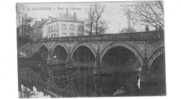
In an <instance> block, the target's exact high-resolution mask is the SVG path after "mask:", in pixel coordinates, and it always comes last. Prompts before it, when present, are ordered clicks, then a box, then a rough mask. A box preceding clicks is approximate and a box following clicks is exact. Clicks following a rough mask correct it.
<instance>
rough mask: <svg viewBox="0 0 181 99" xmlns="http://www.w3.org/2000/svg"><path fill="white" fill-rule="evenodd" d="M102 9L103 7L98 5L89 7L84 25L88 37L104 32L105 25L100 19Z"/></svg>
mask: <svg viewBox="0 0 181 99" xmlns="http://www.w3.org/2000/svg"><path fill="white" fill-rule="evenodd" d="M104 8H105V6H102V5H100V4H94V5H92V6H90V8H89V11H88V24H86V27H88V30H86V32H88V34H89V35H93V34H95V35H98V34H102V33H104V32H105V30H106V23H105V21H104V20H103V19H102V14H103V12H104Z"/></svg>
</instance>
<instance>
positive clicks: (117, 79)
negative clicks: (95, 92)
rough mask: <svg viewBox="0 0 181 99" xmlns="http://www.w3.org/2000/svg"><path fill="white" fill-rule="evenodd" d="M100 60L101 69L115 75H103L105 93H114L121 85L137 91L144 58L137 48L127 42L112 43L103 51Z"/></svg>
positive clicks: (102, 84)
mask: <svg viewBox="0 0 181 99" xmlns="http://www.w3.org/2000/svg"><path fill="white" fill-rule="evenodd" d="M100 62H101V70H102V71H103V72H104V73H105V74H110V75H113V76H109V77H102V80H103V82H102V83H101V86H102V90H103V93H106V94H112V93H114V92H115V91H116V89H119V88H120V87H121V86H124V87H127V88H128V89H131V91H135V88H136V86H137V79H138V77H139V68H140V67H141V66H143V58H142V57H141V55H140V54H139V52H138V51H137V50H136V48H134V47H132V46H131V45H129V44H127V43H120V42H116V43H114V42H113V43H110V44H108V45H107V46H105V48H103V50H102V51H101V53H100ZM133 86H134V87H133Z"/></svg>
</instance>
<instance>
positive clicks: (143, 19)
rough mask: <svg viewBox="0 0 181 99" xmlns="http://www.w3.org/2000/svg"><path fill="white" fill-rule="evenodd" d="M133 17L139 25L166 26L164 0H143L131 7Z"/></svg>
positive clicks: (157, 27) (160, 27) (158, 27)
mask: <svg viewBox="0 0 181 99" xmlns="http://www.w3.org/2000/svg"><path fill="white" fill-rule="evenodd" d="M130 12H131V19H132V20H133V21H134V22H135V23H136V24H139V25H149V26H152V27H155V28H156V29H163V28H164V9H163V2H162V1H141V2H137V3H136V4H135V6H134V7H133V8H132V9H130Z"/></svg>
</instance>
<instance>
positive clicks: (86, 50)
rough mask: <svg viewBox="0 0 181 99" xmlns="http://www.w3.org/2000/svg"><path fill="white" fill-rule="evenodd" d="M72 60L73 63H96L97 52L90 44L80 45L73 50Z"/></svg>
mask: <svg viewBox="0 0 181 99" xmlns="http://www.w3.org/2000/svg"><path fill="white" fill-rule="evenodd" d="M70 58H71V60H73V61H82V62H83V61H85V62H95V59H96V51H95V49H94V48H93V46H91V45H89V44H78V45H75V47H74V48H73V49H72V51H71V55H70Z"/></svg>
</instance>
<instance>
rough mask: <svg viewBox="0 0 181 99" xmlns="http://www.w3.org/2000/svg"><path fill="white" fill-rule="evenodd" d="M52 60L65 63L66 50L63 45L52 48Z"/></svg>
mask: <svg viewBox="0 0 181 99" xmlns="http://www.w3.org/2000/svg"><path fill="white" fill-rule="evenodd" d="M52 54H53V58H55V59H58V60H59V61H64V62H65V61H66V60H67V59H68V50H67V48H66V47H65V46H63V45H60V44H59V45H56V46H55V47H54V48H53V53H52Z"/></svg>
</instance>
